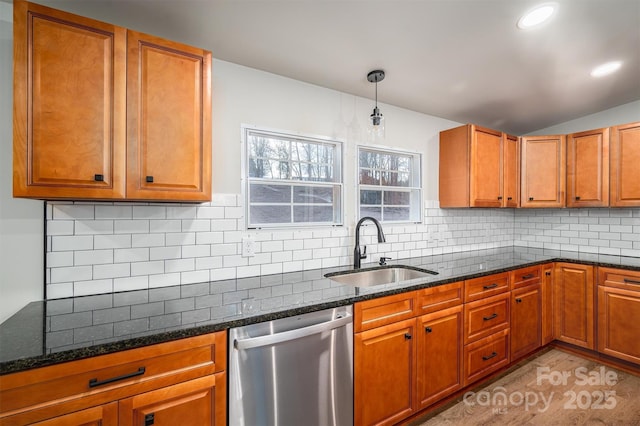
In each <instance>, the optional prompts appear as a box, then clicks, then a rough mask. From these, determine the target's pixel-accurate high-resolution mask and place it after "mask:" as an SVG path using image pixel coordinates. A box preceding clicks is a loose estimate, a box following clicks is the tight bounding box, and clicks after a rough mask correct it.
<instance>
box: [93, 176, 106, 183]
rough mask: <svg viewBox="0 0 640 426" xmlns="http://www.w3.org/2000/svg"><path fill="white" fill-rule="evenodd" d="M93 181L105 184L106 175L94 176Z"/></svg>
mask: <svg viewBox="0 0 640 426" xmlns="http://www.w3.org/2000/svg"><path fill="white" fill-rule="evenodd" d="M93 180H95V181H96V182H104V175H93Z"/></svg>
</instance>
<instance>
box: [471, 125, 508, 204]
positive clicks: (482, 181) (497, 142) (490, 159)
mask: <svg viewBox="0 0 640 426" xmlns="http://www.w3.org/2000/svg"><path fill="white" fill-rule="evenodd" d="M470 196H471V200H470V205H471V207H502V198H503V197H502V133H500V132H497V131H495V130H490V129H485V128H482V127H479V126H471V180H470Z"/></svg>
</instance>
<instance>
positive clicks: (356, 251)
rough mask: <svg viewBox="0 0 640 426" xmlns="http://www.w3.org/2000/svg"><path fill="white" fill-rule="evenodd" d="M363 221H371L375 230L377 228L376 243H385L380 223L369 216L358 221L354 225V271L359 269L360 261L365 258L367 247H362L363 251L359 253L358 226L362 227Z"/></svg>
mask: <svg viewBox="0 0 640 426" xmlns="http://www.w3.org/2000/svg"><path fill="white" fill-rule="evenodd" d="M365 220H370V221H372V222H373V223H374V224H375V225H376V228H378V242H379V243H384V242H385V239H384V232H382V225H380V222H378V221H377V220H376V219H375V218H373V217H371V216H365V217H363V218H362V219H360V220H359V221H358V224H357V225H356V247H355V249H354V250H353V268H354V269H359V268H360V261H361V260H362V259H366V258H367V246H364V251H363V252H362V253H360V226H361V225H362V222H364V221H365Z"/></svg>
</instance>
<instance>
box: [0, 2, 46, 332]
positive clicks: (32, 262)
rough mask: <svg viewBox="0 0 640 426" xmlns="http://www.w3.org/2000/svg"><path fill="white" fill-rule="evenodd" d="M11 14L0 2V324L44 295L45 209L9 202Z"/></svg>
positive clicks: (25, 202) (34, 204) (38, 203)
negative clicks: (8, 20) (9, 20)
mask: <svg viewBox="0 0 640 426" xmlns="http://www.w3.org/2000/svg"><path fill="white" fill-rule="evenodd" d="M11 10H12V7H11V5H8V4H7V3H2V2H0V14H1V16H0V111H1V113H0V322H2V321H4V320H5V319H6V318H8V317H9V316H11V315H13V314H14V313H15V312H16V311H18V310H19V309H20V308H22V307H23V306H24V305H25V304H27V303H28V302H31V301H33V300H39V299H42V297H43V292H44V285H43V281H44V280H43V274H44V272H43V271H44V265H43V257H44V255H43V252H44V247H43V241H44V236H43V224H44V211H43V206H42V204H43V203H42V202H41V201H33V200H19V199H14V198H12V191H13V189H12V175H11V174H12V170H13V167H12V158H13V156H12V146H13V143H12V141H13V135H12V124H11V123H12V116H13V114H12V113H11V111H12V99H13V97H12V90H13V77H12V73H13V71H12V64H13V60H12V55H13V33H12V32H13V25H12V23H11V22H7V21H6V20H5V19H6V18H8V17H9V19H10V17H11Z"/></svg>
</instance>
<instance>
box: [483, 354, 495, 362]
mask: <svg viewBox="0 0 640 426" xmlns="http://www.w3.org/2000/svg"><path fill="white" fill-rule="evenodd" d="M496 356H498V352H491V355H489V356H483V357H482V359H483V360H484V361H489V360H490V359H491V358H493V357H496Z"/></svg>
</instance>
